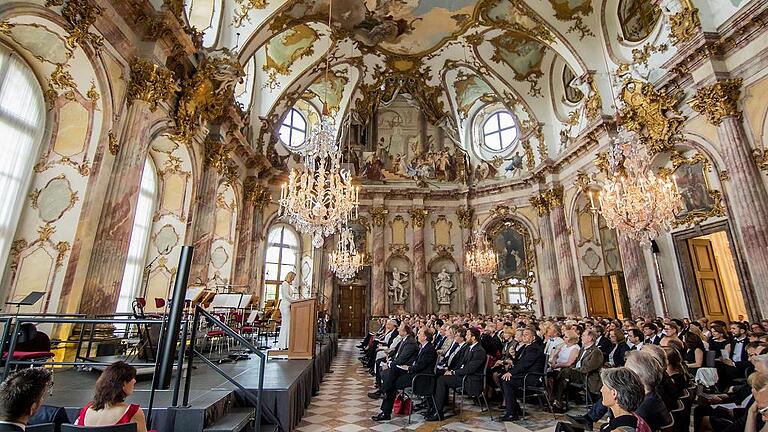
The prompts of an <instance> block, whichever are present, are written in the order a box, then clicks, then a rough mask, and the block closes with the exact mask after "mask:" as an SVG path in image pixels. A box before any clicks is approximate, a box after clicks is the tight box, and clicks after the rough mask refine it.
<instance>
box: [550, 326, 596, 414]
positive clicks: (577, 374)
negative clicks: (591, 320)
mask: <svg viewBox="0 0 768 432" xmlns="http://www.w3.org/2000/svg"><path fill="white" fill-rule="evenodd" d="M596 340H597V333H596V332H595V331H594V330H585V331H584V333H582V335H581V344H582V348H581V351H580V352H579V357H578V359H577V360H576V364H574V365H573V366H571V367H568V368H565V369H563V370H562V371H561V372H560V374H558V376H557V379H555V384H554V394H553V398H552V399H553V400H554V402H553V403H552V405H553V407H554V408H555V410H557V411H562V412H564V411H565V408H564V403H563V400H564V399H563V396H564V395H565V392H566V390H567V386H568V384H569V383H577V384H584V383H586V390H587V391H588V392H590V393H597V392H598V391H600V377H599V375H598V374H597V373H596V372H597V371H598V370H600V368H601V367H602V366H603V363H604V360H603V353H602V351H601V350H600V348H598V346H597V344H596Z"/></svg>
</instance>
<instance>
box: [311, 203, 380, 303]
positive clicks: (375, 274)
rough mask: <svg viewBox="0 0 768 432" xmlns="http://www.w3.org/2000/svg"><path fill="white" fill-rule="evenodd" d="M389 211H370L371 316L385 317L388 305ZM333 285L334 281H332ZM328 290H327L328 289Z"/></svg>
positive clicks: (376, 208) (374, 209)
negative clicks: (386, 250)
mask: <svg viewBox="0 0 768 432" xmlns="http://www.w3.org/2000/svg"><path fill="white" fill-rule="evenodd" d="M387 213H388V211H387V209H386V208H384V207H374V208H372V209H371V210H370V215H371V225H372V226H371V231H372V234H373V245H372V251H373V257H372V259H373V264H372V267H371V315H372V316H374V317H380V316H384V315H385V314H386V305H387V278H386V276H385V273H386V269H385V268H384V221H385V220H386V217H387ZM331 283H333V281H331ZM326 289H327V288H326Z"/></svg>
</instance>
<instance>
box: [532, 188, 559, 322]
mask: <svg viewBox="0 0 768 432" xmlns="http://www.w3.org/2000/svg"><path fill="white" fill-rule="evenodd" d="M530 202H531V204H533V206H534V207H535V208H536V211H537V212H538V213H539V235H540V236H541V264H542V266H541V272H540V274H539V283H540V284H541V295H542V297H543V298H542V299H540V301H541V302H543V306H544V314H546V315H547V316H561V315H563V297H562V294H561V293H560V288H559V287H558V284H559V283H560V280H559V279H560V278H559V276H558V271H557V255H556V254H555V241H554V239H553V238H552V223H551V222H550V220H549V210H550V209H549V203H548V201H547V197H546V196H545V195H537V196H534V197H531V199H530Z"/></svg>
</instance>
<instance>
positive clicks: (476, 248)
mask: <svg viewBox="0 0 768 432" xmlns="http://www.w3.org/2000/svg"><path fill="white" fill-rule="evenodd" d="M498 265H499V260H498V257H497V256H496V251H494V250H493V248H492V247H491V245H490V244H489V243H488V240H487V239H486V238H485V236H483V235H481V234H478V235H477V236H476V237H475V241H474V242H473V243H472V244H471V245H470V246H469V250H467V253H466V254H465V256H464V266H465V267H466V268H467V269H468V270H469V271H471V272H472V273H473V274H474V275H475V276H478V277H480V276H488V275H492V274H493V273H495V272H496V270H497V269H498Z"/></svg>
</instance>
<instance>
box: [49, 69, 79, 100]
mask: <svg viewBox="0 0 768 432" xmlns="http://www.w3.org/2000/svg"><path fill="white" fill-rule="evenodd" d="M68 69H69V65H67V64H63V63H61V64H57V65H56V67H55V68H54V69H53V72H51V79H50V81H49V91H51V92H52V93H51V96H54V95H55V97H58V92H57V91H56V90H65V94H64V96H65V97H66V98H67V100H75V98H76V96H75V92H76V91H77V84H75V80H74V78H72V74H71V73H69V70H68ZM55 97H54V99H55Z"/></svg>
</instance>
